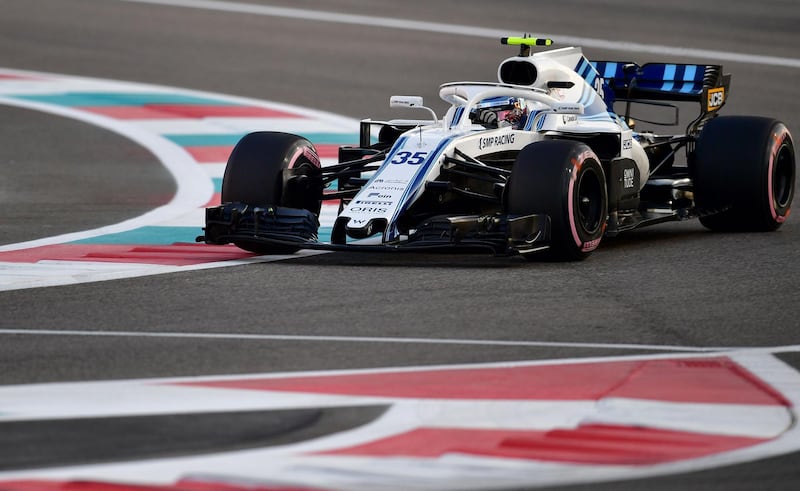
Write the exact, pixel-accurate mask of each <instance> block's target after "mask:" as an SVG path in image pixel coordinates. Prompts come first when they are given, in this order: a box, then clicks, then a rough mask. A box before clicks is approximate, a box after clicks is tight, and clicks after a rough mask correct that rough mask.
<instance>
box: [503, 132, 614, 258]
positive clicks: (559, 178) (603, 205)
mask: <svg viewBox="0 0 800 491" xmlns="http://www.w3.org/2000/svg"><path fill="white" fill-rule="evenodd" d="M505 204H506V212H507V213H508V214H509V215H531V214H546V215H547V216H549V217H550V249H549V251H548V252H547V253H546V256H549V258H551V259H555V260H559V261H576V260H582V259H585V258H586V257H588V256H589V255H590V254H591V252H592V251H593V250H595V249H596V248H597V246H598V245H599V244H600V240H601V239H602V237H603V232H605V228H606V220H607V218H608V195H607V190H606V179H605V174H604V173H603V168H602V167H601V165H600V160H599V159H598V158H597V155H595V153H594V152H593V151H592V150H591V149H590V148H589V147H588V146H587V145H585V144H583V143H579V142H574V141H569V140H546V141H541V142H536V143H532V144H530V145H528V146H526V147H525V148H523V149H522V151H521V152H520V153H519V155H518V156H517V160H516V162H515V163H514V166H513V168H512V171H511V178H510V179H509V182H508V184H507V185H506V195H505ZM525 257H526V258H530V259H532V257H531V256H530V255H526V256H525Z"/></svg>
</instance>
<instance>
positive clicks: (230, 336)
mask: <svg viewBox="0 0 800 491" xmlns="http://www.w3.org/2000/svg"><path fill="white" fill-rule="evenodd" d="M3 334H7V335H12V334H13V335H25V336H82V337H129V338H166V339H170V338H181V339H227V340H246V341H317V342H320V341H322V342H345V343H396V344H443V345H472V346H518V347H524V346H527V347H539V348H543V347H567V348H586V349H619V350H653V351H676V352H689V353H710V352H717V351H730V350H737V351H738V350H743V351H744V350H759V351H761V350H763V351H769V352H776V351H798V350H800V346H784V347H764V348H746V347H730V346H728V347H698V346H670V345H657V344H626V343H621V344H615V343H570V342H554V341H513V340H508V341H504V340H493V339H453V338H413V337H377V336H375V337H372V336H303V335H291V334H245V333H240V334H237V333H213V332H164V331H161V332H137V331H81V330H66V329H65V330H58V329H0V335H3Z"/></svg>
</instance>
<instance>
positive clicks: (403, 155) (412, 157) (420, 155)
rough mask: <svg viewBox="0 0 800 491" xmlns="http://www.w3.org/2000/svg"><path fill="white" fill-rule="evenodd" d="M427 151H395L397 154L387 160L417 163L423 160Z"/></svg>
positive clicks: (395, 162) (410, 163)
mask: <svg viewBox="0 0 800 491" xmlns="http://www.w3.org/2000/svg"><path fill="white" fill-rule="evenodd" d="M427 156H428V152H414V153H411V152H397V155H395V156H394V158H393V159H392V160H391V161H390V162H389V163H390V164H408V165H419V164H421V163H423V162H425V157H427Z"/></svg>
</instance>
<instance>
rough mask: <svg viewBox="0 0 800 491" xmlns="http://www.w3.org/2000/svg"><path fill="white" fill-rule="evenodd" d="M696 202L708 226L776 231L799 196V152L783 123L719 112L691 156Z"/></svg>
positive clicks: (712, 228)
mask: <svg viewBox="0 0 800 491" xmlns="http://www.w3.org/2000/svg"><path fill="white" fill-rule="evenodd" d="M691 162H692V168H691V171H692V174H693V175H692V177H693V181H694V187H695V189H694V194H695V204H696V205H697V208H698V209H699V210H700V211H701V212H711V213H714V214H711V215H707V216H702V217H701V218H700V222H701V223H702V224H703V225H704V226H705V227H707V228H709V229H711V230H717V231H731V232H747V231H750V232H765V231H772V230H776V229H777V228H778V227H780V226H781V225H782V224H783V222H784V221H786V218H787V217H788V216H789V210H790V206H791V204H792V198H793V197H794V180H795V154H794V143H793V142H792V136H791V134H789V130H788V129H787V128H786V126H785V125H784V124H783V123H781V122H780V121H776V120H774V119H769V118H762V117H756V116H719V117H717V118H715V119H712V120H711V121H709V122H708V123H707V124H706V126H705V128H703V131H702V132H701V133H700V136H699V137H698V138H697V145H696V148H695V151H694V155H693V157H692V160H691Z"/></svg>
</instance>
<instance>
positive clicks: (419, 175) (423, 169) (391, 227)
mask: <svg viewBox="0 0 800 491" xmlns="http://www.w3.org/2000/svg"><path fill="white" fill-rule="evenodd" d="M464 134H466V133H463V132H460V133H458V134H455V135H451V136H449V137H447V138H445V139H444V140H442V141H441V142H439V145H438V146H437V147H436V149H435V150H434V151H433V152H431V153H430V155H428V158H427V159H426V160H425V162H424V163H423V164H422V165H420V168H419V169H418V170H417V172H416V173H414V177H413V178H412V179H411V182H410V183H409V185H408V187H406V190H405V191H404V192H403V195H402V196H401V197H400V206H398V207H397V210H395V212H394V215H392V219H391V220H390V221H389V224H388V227H387V228H386V240H394V239H395V238H396V237H397V228H396V226H395V222H396V221H397V217H398V216H399V215H400V214H401V213H403V212H404V211H405V210H406V209H407V208H408V205H409V203H408V198H409V196H412V195H414V194H416V192H417V190H418V189H419V187H420V186H421V185H422V182H423V181H424V178H425V175H426V174H427V173H428V170H429V169H430V168H431V166H432V165H433V164H434V163H435V162H437V161H438V160H439V157H440V156H441V154H442V152H443V151H444V149H445V148H446V147H447V145H449V144H450V143H451V142H452V141H453V140H455V139H456V138H459V137H461V136H463V135H464ZM395 148H399V146H396V147H395ZM387 160H388V157H387Z"/></svg>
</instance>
